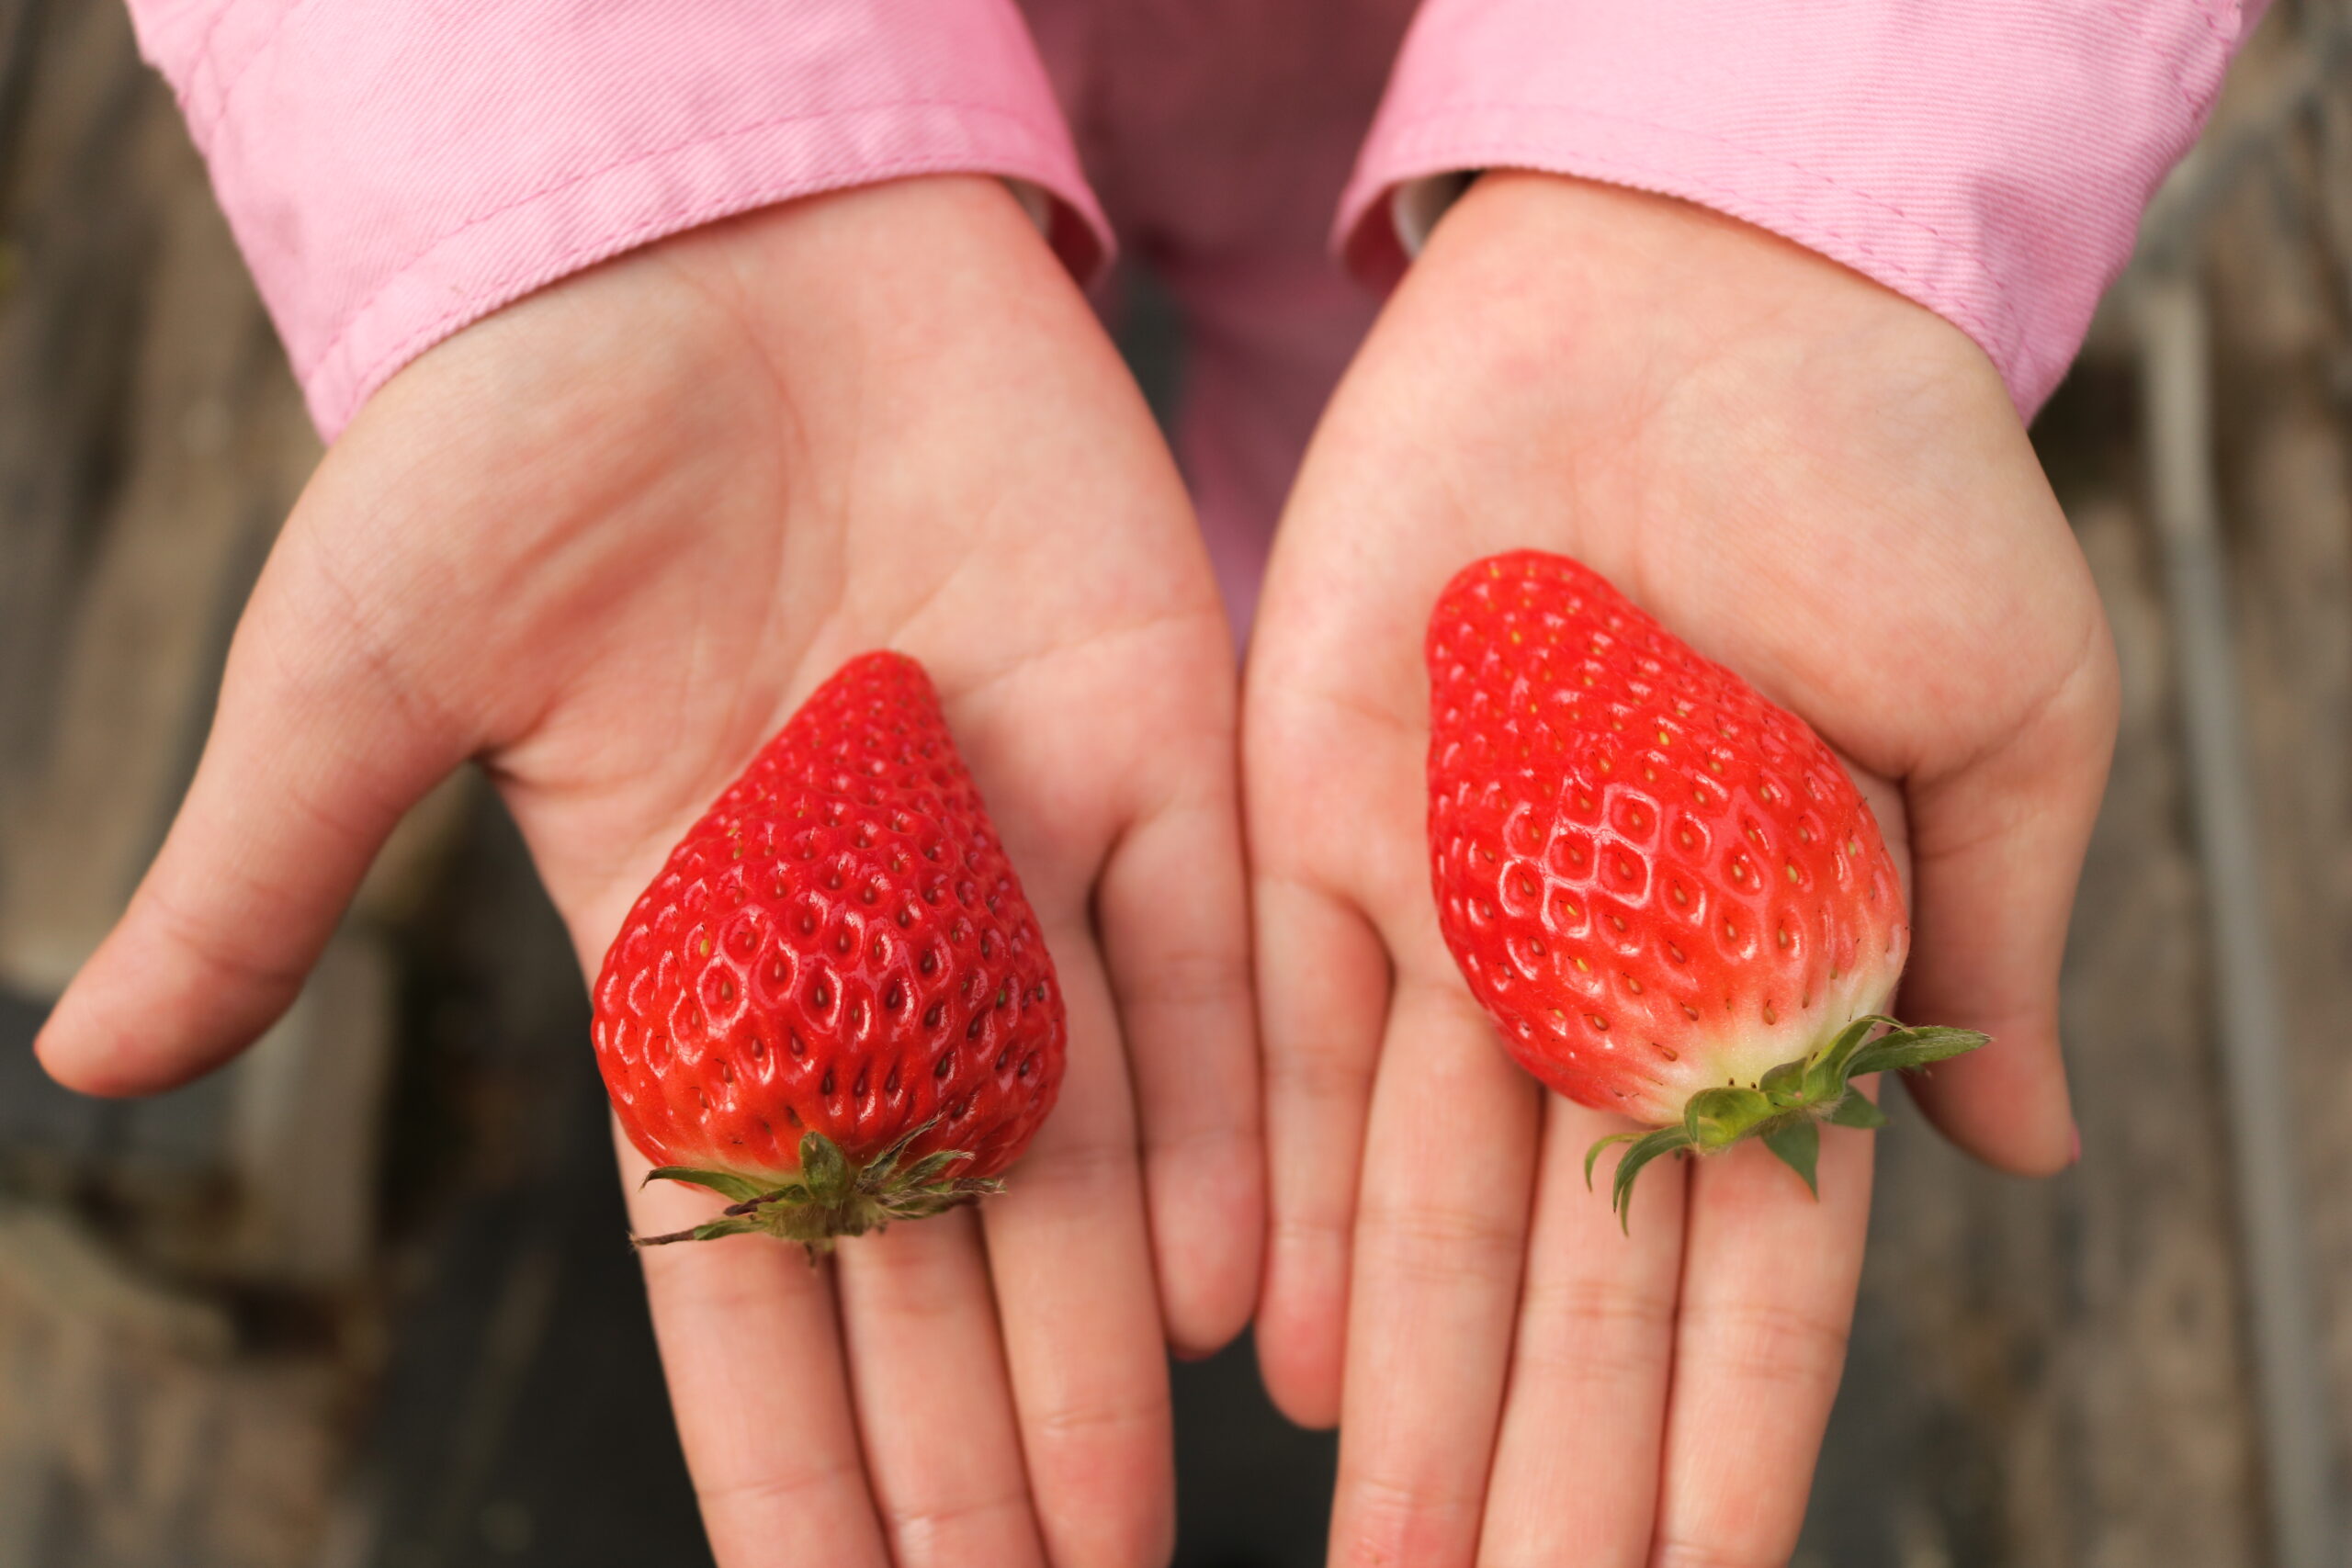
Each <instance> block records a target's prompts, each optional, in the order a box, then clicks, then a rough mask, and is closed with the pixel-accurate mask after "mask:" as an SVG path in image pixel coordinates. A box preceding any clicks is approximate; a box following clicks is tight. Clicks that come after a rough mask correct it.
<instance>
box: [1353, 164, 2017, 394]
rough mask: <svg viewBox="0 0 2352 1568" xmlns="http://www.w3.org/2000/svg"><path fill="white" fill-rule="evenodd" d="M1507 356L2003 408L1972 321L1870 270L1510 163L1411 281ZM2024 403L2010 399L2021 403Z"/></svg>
mask: <svg viewBox="0 0 2352 1568" xmlns="http://www.w3.org/2000/svg"><path fill="white" fill-rule="evenodd" d="M1398 302H1399V304H1400V305H1401V306H1403V307H1404V308H1405V310H1404V312H1401V313H1410V312H1417V311H1419V310H1425V309H1426V310H1436V311H1438V312H1440V313H1442V316H1443V317H1445V318H1447V319H1449V320H1451V321H1455V322H1458V323H1459V328H1458V330H1460V331H1461V332H1463V333H1464V334H1465V336H1466V337H1467V338H1468V339H1469V340H1470V346H1472V347H1473V349H1474V350H1476V351H1478V352H1481V353H1483V354H1486V355H1493V356H1496V357H1497V358H1498V359H1499V360H1500V361H1501V362H1502V363H1503V364H1504V365H1506V366H1509V365H1518V366H1521V367H1538V366H1540V367H1545V368H1548V369H1550V370H1552V371H1555V372H1556V371H1558V370H1561V369H1565V368H1572V369H1573V371H1574V373H1575V375H1576V377H1577V378H1579V379H1580V380H1581V381H1583V382H1585V383H1586V384H1588V385H1589V386H1595V387H1605V386H1610V385H1616V384H1634V385H1639V386H1643V387H1646V388H1650V389H1667V388H1678V389H1679V388H1689V387H1692V386H1699V385H1703V386H1713V387H1718V388H1722V389H1726V390H1728V389H1729V385H1730V384H1731V383H1733V382H1738V383H1742V384H1747V383H1752V384H1753V385H1754V387H1755V388H1756V389H1758V390H1761V389H1763V388H1765V387H1768V386H1770V385H1773V384H1778V385H1781V386H1784V387H1802V388H1806V389H1809V390H1812V391H1814V392H1815V393H1817V394H1819V395H1825V396H1832V397H1835V396H1837V395H1838V389H1841V388H1847V389H1852V390H1853V394H1854V395H1857V396H1864V397H1868V398H1871V399H1875V398H1877V397H1879V396H1881V395H1883V393H1882V392H1881V391H1880V390H1878V389H1881V388H1883V387H1884V386H1885V385H1886V384H1887V383H1888V382H1890V381H1894V382H1900V383H1902V384H1903V385H1905V386H1906V387H1910V388H1913V389H1925V388H1936V389H1940V390H1942V391H1943V392H1944V393H1946V394H1947V395H1950V396H1953V397H1956V398H1959V399H1961V400H1962V401H1963V402H1964V403H1966V404H1968V405H1970V406H1971V407H1975V406H1978V405H1982V406H1984V407H1985V408H1986V409H1987V410H1988V411H1990V410H1992V409H1995V408H1996V407H1997V408H2004V409H2005V408H2007V405H2008V400H2007V393H2006V391H2005V390H2004V389H2002V386H2001V382H2000V378H1999V375H1998V372H1997V371H1996V369H1995V367H1994V366H1993V364H1992V362H1991V360H1990V359H1988V358H1987V357H1986V356H1985V353H1984V351H1983V350H1982V349H1980V348H1978V347H1977V346H1976V344H1974V343H1973V342H1972V341H1971V340H1970V339H1969V338H1968V337H1967V335H1966V334H1965V333H1962V332H1961V331H1960V330H1959V329H1958V328H1957V327H1954V326H1952V325H1951V323H1950V322H1949V321H1945V320H1943V319H1942V318H1941V317H1939V316H1938V315H1936V314H1935V313H1934V312H1932V311H1930V310H1927V309H1926V308H1924V307H1922V306H1920V305H1917V304H1916V303H1914V302H1913V301H1911V300H1909V299H1905V298H1904V297H1903V296H1902V295H1899V294H1896V293H1895V292H1894V291H1893V290H1892V289H1889V288H1885V287H1883V285H1881V284H1878V283H1876V282H1874V281H1872V280H1871V279H1870V278H1868V277H1865V276H1862V275H1861V274H1860V273H1857V272H1854V271H1851V270H1850V269H1849V268H1847V267H1845V266H1842V265H1839V264H1838V263H1837V262H1834V261H1831V260H1829V259H1828V258H1826V257H1825V256H1823V255H1820V254H1817V253H1815V252H1813V251H1809V250H1806V249H1805V248H1804V247H1803V246H1800V245H1797V244H1794V243H1791V242H1789V241H1787V240H1784V239H1781V237H1779V236H1778V235H1775V234H1772V233H1770V232H1769V231H1765V230H1762V229H1758V228H1756V227H1754V226H1753V225H1750V224H1747V223H1743V222H1740V221H1739V220H1736V219H1732V218H1728V217H1725V216H1724V215H1722V214H1720V213H1717V212H1714V211H1712V210H1710V209H1706V208H1702V207H1698V206H1694V205H1692V204H1691V203H1689V202H1685V201H1680V200H1677V199H1675V198H1672V197H1661V196H1655V195H1651V194H1649V193H1647V192H1643V191H1635V190H1631V189H1627V188H1624V187H1622V186H1611V185H1604V184H1600V183H1597V182H1593V181H1588V180H1581V179H1576V178H1571V177H1567V176H1564V175H1547V174H1535V173H1528V172H1523V171H1516V170H1498V171H1494V172H1492V173H1489V174H1487V175H1483V176H1482V177H1480V178H1479V179H1478V180H1477V181H1476V183H1475V184H1474V185H1473V186H1470V188H1469V189H1468V190H1467V191H1466V192H1465V193H1464V195H1463V196H1462V197H1461V198H1460V199H1459V200H1458V201H1456V202H1454V203H1453V206H1452V207H1451V208H1450V209H1448V210H1447V211H1446V213H1445V214H1444V216H1443V218H1442V220H1441V221H1440V222H1439V223H1438V224H1437V225H1436V227H1435V229H1434V231H1433V232H1432V233H1431V235H1430V242H1429V245H1428V248H1427V250H1426V252H1425V253H1424V254H1423V255H1422V257H1421V258H1420V260H1419V262H1418V263H1417V264H1416V265H1415V266H1414V268H1413V271H1412V272H1411V273H1410V274H1409V275H1408V279H1407V283H1406V285H1405V287H1404V288H1402V289H1400V291H1399V301H1398ZM2010 419H2011V421H2012V422H2013V421H2014V414H2011V415H2010Z"/></svg>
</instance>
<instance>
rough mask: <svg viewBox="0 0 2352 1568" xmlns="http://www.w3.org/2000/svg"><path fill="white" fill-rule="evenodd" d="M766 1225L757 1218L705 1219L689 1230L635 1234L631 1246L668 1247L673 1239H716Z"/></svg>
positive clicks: (752, 1230)
mask: <svg viewBox="0 0 2352 1568" xmlns="http://www.w3.org/2000/svg"><path fill="white" fill-rule="evenodd" d="M765 1228H766V1227H765V1226H763V1225H762V1224H760V1223H759V1222H758V1221H757V1220H731V1219H718V1220H705V1221H704V1222H703V1223H702V1224H698V1225H695V1226H694V1227H693V1228H692V1229H689V1230H682V1231H672V1232H670V1233H669V1234H668V1235H633V1236H631V1237H629V1238H628V1244H629V1245H630V1246H631V1247H667V1246H669V1245H670V1244H671V1243H672V1242H673V1241H716V1240H718V1238H719V1237H720V1236H723V1235H752V1233H753V1232H755V1231H760V1230H763V1229H765Z"/></svg>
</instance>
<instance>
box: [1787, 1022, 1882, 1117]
mask: <svg viewBox="0 0 2352 1568" xmlns="http://www.w3.org/2000/svg"><path fill="white" fill-rule="evenodd" d="M1882 1023H1883V1024H1889V1025H1892V1024H1894V1020H1893V1019H1891V1018H1884V1017H1882V1016H1880V1015H1879V1014H1877V1013H1865V1014H1863V1015H1862V1016H1861V1017H1860V1018H1858V1019H1856V1020H1854V1021H1853V1022H1851V1023H1849V1024H1848V1025H1847V1026H1846V1027H1845V1028H1843V1029H1841V1030H1839V1031H1838V1037H1837V1038H1836V1039H1834V1040H1832V1041H1830V1043H1828V1044H1827V1045H1826V1046H1824V1047H1823V1048H1822V1050H1821V1051H1820V1052H1819V1053H1818V1054H1817V1055H1815V1057H1814V1058H1813V1061H1812V1062H1811V1064H1810V1065H1808V1066H1806V1068H1805V1073H1804V1090H1805V1098H1806V1099H1807V1100H1811V1101H1812V1102H1813V1103H1814V1104H1815V1105H1827V1104H1829V1103H1830V1102H1832V1101H1833V1100H1836V1099H1837V1098H1838V1095H1840V1094H1842V1093H1843V1092H1844V1091H1845V1088H1846V1080H1847V1079H1848V1078H1849V1077H1853V1075H1854V1055H1855V1054H1856V1053H1857V1052H1859V1051H1860V1050H1861V1048H1862V1044H1863V1042H1865V1041H1867V1040H1868V1039H1870V1037H1871V1031H1872V1030H1874V1029H1876V1028H1877V1027H1878V1026H1879V1025H1880V1024H1882Z"/></svg>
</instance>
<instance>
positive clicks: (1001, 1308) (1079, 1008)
mask: <svg viewBox="0 0 2352 1568" xmlns="http://www.w3.org/2000/svg"><path fill="white" fill-rule="evenodd" d="M1046 942H1047V943H1048V944H1049V946H1050V947H1051V949H1052V951H1053V953H1054V959H1055V967H1056V968H1057V970H1058V971H1059V973H1060V976H1061V982H1062V995H1063V998H1064V1000H1065V1002H1066V1004H1067V1005H1068V1007H1069V1030H1070V1047H1069V1069H1068V1071H1067V1074H1066V1076H1065V1077H1064V1078H1063V1081H1062V1089H1061V1098H1060V1100H1059V1102H1058V1103H1057V1105H1056V1106H1055V1108H1054V1112H1053V1114H1052V1115H1051V1116H1049V1117H1047V1118H1046V1124H1045V1126H1044V1127H1042V1128H1040V1129H1039V1130H1038V1133H1037V1136H1036V1141H1035V1143H1033V1144H1032V1145H1030V1147H1029V1152H1028V1153H1027V1154H1026V1155H1025V1156H1023V1157H1022V1159H1021V1162H1020V1163H1019V1164H1018V1165H1016V1166H1014V1167H1013V1168H1012V1171H1011V1172H1010V1173H1009V1174H1008V1177H1007V1190H1005V1192H1004V1193H1003V1194H1002V1195H1001V1196H999V1197H995V1198H991V1199H989V1201H987V1202H986V1203H984V1204H982V1205H981V1208H980V1221H981V1229H982V1231H983V1234H984V1235H986V1237H987V1240H988V1253H989V1274H990V1276H991V1277H992V1278H993V1280H994V1281H995V1285H996V1300H997V1311H998V1314H999V1317H1000V1319H1001V1322H1002V1324H1003V1329H1004V1345H1005V1356H1006V1360H1007V1362H1008V1363H1009V1365H1010V1367H1011V1370H1012V1393H1013V1403H1014V1407H1015V1409H1016V1411H1017V1412H1018V1415H1019V1418H1020V1423H1021V1443H1022V1450H1023V1454H1024V1455H1025V1456H1026V1458H1027V1461H1028V1470H1029V1484H1030V1490H1031V1493H1032V1495H1033V1496H1034V1497H1035V1506H1036V1511H1037V1517H1038V1521H1039V1524H1040V1526H1041V1527H1042V1529H1044V1532H1045V1536H1046V1554H1047V1556H1048V1557H1049V1558H1050V1559H1051V1560H1052V1561H1053V1562H1057V1563H1060V1564H1065V1565H1077V1564H1084V1565H1086V1568H1095V1565H1096V1564H1101V1565H1103V1568H1125V1565H1128V1564H1145V1563H1151V1564H1157V1563H1159V1562H1163V1561H1164V1560H1165V1559H1166V1558H1167V1556H1168V1554H1169V1552H1170V1551H1171V1550H1172V1549H1173V1546H1174V1541H1175V1529H1176V1527H1175V1487H1176V1482H1175V1460H1174V1454H1173V1438H1172V1435H1171V1433H1170V1425H1169V1423H1170V1416H1169V1405H1168V1357H1167V1351H1166V1348H1165V1339H1164V1336H1163V1332H1162V1329H1161V1326H1160V1322H1159V1296H1158V1292H1157V1289H1156V1287H1155V1285H1154V1283H1153V1280H1152V1271H1151V1247H1150V1244H1149V1240H1148V1236H1147V1235H1146V1231H1145V1220H1144V1200H1143V1179H1142V1172H1141V1170H1140V1168H1138V1166H1137V1163H1136V1126H1135V1111H1134V1101H1133V1100H1132V1099H1131V1098H1130V1091H1129V1089H1128V1083H1127V1077H1126V1066H1125V1058H1124V1056H1123V1055H1122V1053H1121V1050H1120V1046H1119V1036H1118V1031H1117V1028H1116V1026H1115V1024H1114V1021H1113V1013H1112V1007H1111V998H1110V991H1109V987H1108V986H1107V985H1106V984H1105V982H1104V980H1103V971H1102V967H1101V964H1099V963H1098V961H1097V960H1096V958H1095V956H1094V952H1093V944H1092V943H1091V942H1088V941H1087V938H1086V933H1085V931H1083V930H1080V929H1073V928H1068V927H1065V928H1064V929H1061V930H1052V929H1049V930H1048V931H1047V932H1046Z"/></svg>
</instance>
